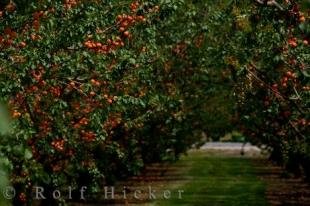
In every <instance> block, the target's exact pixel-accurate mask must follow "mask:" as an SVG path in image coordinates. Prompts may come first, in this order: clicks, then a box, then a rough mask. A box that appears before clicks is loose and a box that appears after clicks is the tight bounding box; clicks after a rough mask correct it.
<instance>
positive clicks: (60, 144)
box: [51, 139, 65, 152]
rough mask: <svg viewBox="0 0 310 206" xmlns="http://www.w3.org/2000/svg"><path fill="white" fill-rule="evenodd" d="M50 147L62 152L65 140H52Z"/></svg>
mask: <svg viewBox="0 0 310 206" xmlns="http://www.w3.org/2000/svg"><path fill="white" fill-rule="evenodd" d="M51 145H52V146H53V148H54V149H55V150H57V151H59V152H62V151H63V150H64V146H65V140H64V139H56V140H53V141H52V143H51Z"/></svg>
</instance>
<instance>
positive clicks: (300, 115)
mask: <svg viewBox="0 0 310 206" xmlns="http://www.w3.org/2000/svg"><path fill="white" fill-rule="evenodd" d="M232 17H233V19H234V26H235V28H234V30H235V33H234V34H233V35H231V36H230V39H233V41H229V43H228V44H227V48H228V49H227V51H228V53H229V56H228V57H227V59H229V62H230V63H229V65H230V66H231V67H232V68H233V70H234V71H235V72H236V73H237V74H238V77H239V78H238V82H237V85H236V95H237V96H238V112H239V120H240V122H241V123H242V128H241V129H242V130H243V132H244V133H245V134H247V136H248V137H249V140H251V141H252V142H254V143H256V144H259V145H265V146H268V148H269V149H271V158H272V159H273V160H275V161H277V162H278V163H280V164H283V165H284V166H285V167H287V169H289V170H290V171H292V172H295V173H296V174H301V173H302V172H304V173H305V174H306V175H307V176H308V177H310V168H309V165H310V156H309V155H310V150H309V149H310V139H309V137H310V133H309V132H310V130H309V126H310V120H309V117H310V116H309V115H310V113H309V109H310V107H309V106H310V96H309V94H310V93H309V91H310V87H309V80H310V76H309V75H310V73H309V72H310V70H309V66H310V47H309V41H310V24H309V2H307V1H277V2H273V1H270V2H269V3H268V4H265V5H264V4H263V2H260V1H257V2H256V4H253V5H245V4H241V3H239V5H235V6H234V7H233V9H232ZM240 45H246V46H244V47H240ZM301 168H302V169H301Z"/></svg>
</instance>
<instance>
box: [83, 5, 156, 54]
mask: <svg viewBox="0 0 310 206" xmlns="http://www.w3.org/2000/svg"><path fill="white" fill-rule="evenodd" d="M139 6H140V4H139V3H138V2H134V3H132V4H131V5H130V9H131V11H132V12H136V11H137V8H138V7H139ZM157 9H159V8H157ZM139 22H146V18H145V17H144V16H142V15H136V14H132V15H127V14H120V15H118V16H117V18H116V27H117V28H118V31H119V32H120V35H119V36H116V37H115V38H114V39H113V38H111V39H108V40H107V41H106V42H105V43H101V42H97V41H94V40H90V39H88V40H87V41H85V42H84V46H85V47H86V48H88V49H90V50H93V51H95V52H97V53H102V54H108V53H110V52H112V51H114V50H116V49H117V48H119V47H123V46H125V43H124V41H125V39H130V38H131V37H132V35H131V33H130V31H129V29H130V27H132V26H134V25H135V24H136V23H139ZM99 33H102V32H99Z"/></svg>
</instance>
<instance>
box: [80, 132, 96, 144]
mask: <svg viewBox="0 0 310 206" xmlns="http://www.w3.org/2000/svg"><path fill="white" fill-rule="evenodd" d="M81 136H82V139H83V140H84V141H86V142H92V141H94V140H95V139H96V134H95V133H94V132H92V131H85V130H82V131H81Z"/></svg>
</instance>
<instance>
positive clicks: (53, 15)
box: [0, 0, 310, 205]
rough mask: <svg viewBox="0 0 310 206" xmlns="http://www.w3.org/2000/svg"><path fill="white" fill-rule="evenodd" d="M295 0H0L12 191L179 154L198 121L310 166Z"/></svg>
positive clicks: (101, 177) (305, 36) (80, 181)
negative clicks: (236, 130) (237, 131)
mask: <svg viewBox="0 0 310 206" xmlns="http://www.w3.org/2000/svg"><path fill="white" fill-rule="evenodd" d="M301 5H302V6H305V8H307V3H305V4H299V2H297V1H289V0H287V1H279V2H275V1H268V2H267V1H260V0H257V1H242V2H239V1H234V0H232V1H229V0H222V1H212V0H210V1H205V0H192V1H190V0H179V1H169V0H150V1H135V2H132V1H127V0H124V1H105V0H102V1H98V0H88V1H86V0H85V1H84V0H76V1H75V0H65V1H63V0H55V1H50V0H41V1H32V0H15V1H6V2H3V3H1V4H0V58H1V60H0V88H1V90H0V94H1V95H0V96H1V101H2V102H6V103H7V104H8V107H9V110H10V112H11V116H12V118H13V121H12V122H11V128H12V129H11V130H10V131H9V132H7V133H6V134H1V135H2V138H1V140H0V143H1V146H0V153H1V154H2V155H4V156H5V157H6V158H5V159H4V161H3V162H4V163H5V164H4V165H5V168H6V170H7V172H9V173H10V174H11V175H10V177H11V178H10V180H11V182H12V185H13V186H14V188H16V190H17V194H18V195H17V196H16V198H15V199H14V204H15V205H23V204H25V205H31V201H32V200H31V191H32V189H33V186H34V185H40V186H43V187H44V188H45V189H46V191H45V192H46V193H45V195H46V196H49V197H50V195H51V193H50V192H51V191H53V190H54V189H61V188H62V187H64V186H66V187H67V186H72V188H76V189H77V188H80V187H81V186H88V187H89V188H91V190H90V191H89V192H90V193H92V192H96V191H98V190H99V189H100V188H101V187H102V185H103V184H113V182H114V181H115V180H116V178H125V177H127V176H128V175H133V174H136V173H138V172H139V171H140V170H141V168H143V167H144V165H145V164H148V163H151V162H158V161H163V160H175V159H177V158H178V157H179V155H180V154H181V153H183V152H185V151H186V150H187V149H188V148H190V147H191V145H192V144H194V143H197V142H198V141H199V140H200V136H199V135H197V134H200V132H201V131H205V132H206V133H207V135H208V136H211V137H213V138H214V139H218V138H219V137H220V136H222V135H224V134H225V133H227V132H230V131H231V130H232V129H234V128H235V125H237V124H238V125H240V129H241V130H242V132H243V133H244V134H246V135H248V137H249V140H250V141H252V142H254V143H256V144H261V145H267V146H268V148H270V149H271V150H272V157H273V158H274V159H276V160H277V161H279V162H281V163H284V164H285V165H286V166H288V168H294V169H295V170H296V169H298V168H300V166H303V168H304V170H303V171H305V172H306V173H307V174H309V165H310V164H309V161H310V157H309V154H310V151H309V149H310V144H309V136H310V135H309V129H308V128H309V99H310V98H309V60H310V58H309V51H310V50H309V42H308V41H309V40H310V39H309V32H310V29H309V20H308V15H309V13H307V11H302V7H301ZM233 91H234V92H233ZM233 94H234V95H233ZM292 163H293V164H292ZM48 203H50V204H53V202H52V201H49V202H48ZM42 204H43V205H47V203H46V202H43V203H42Z"/></svg>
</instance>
